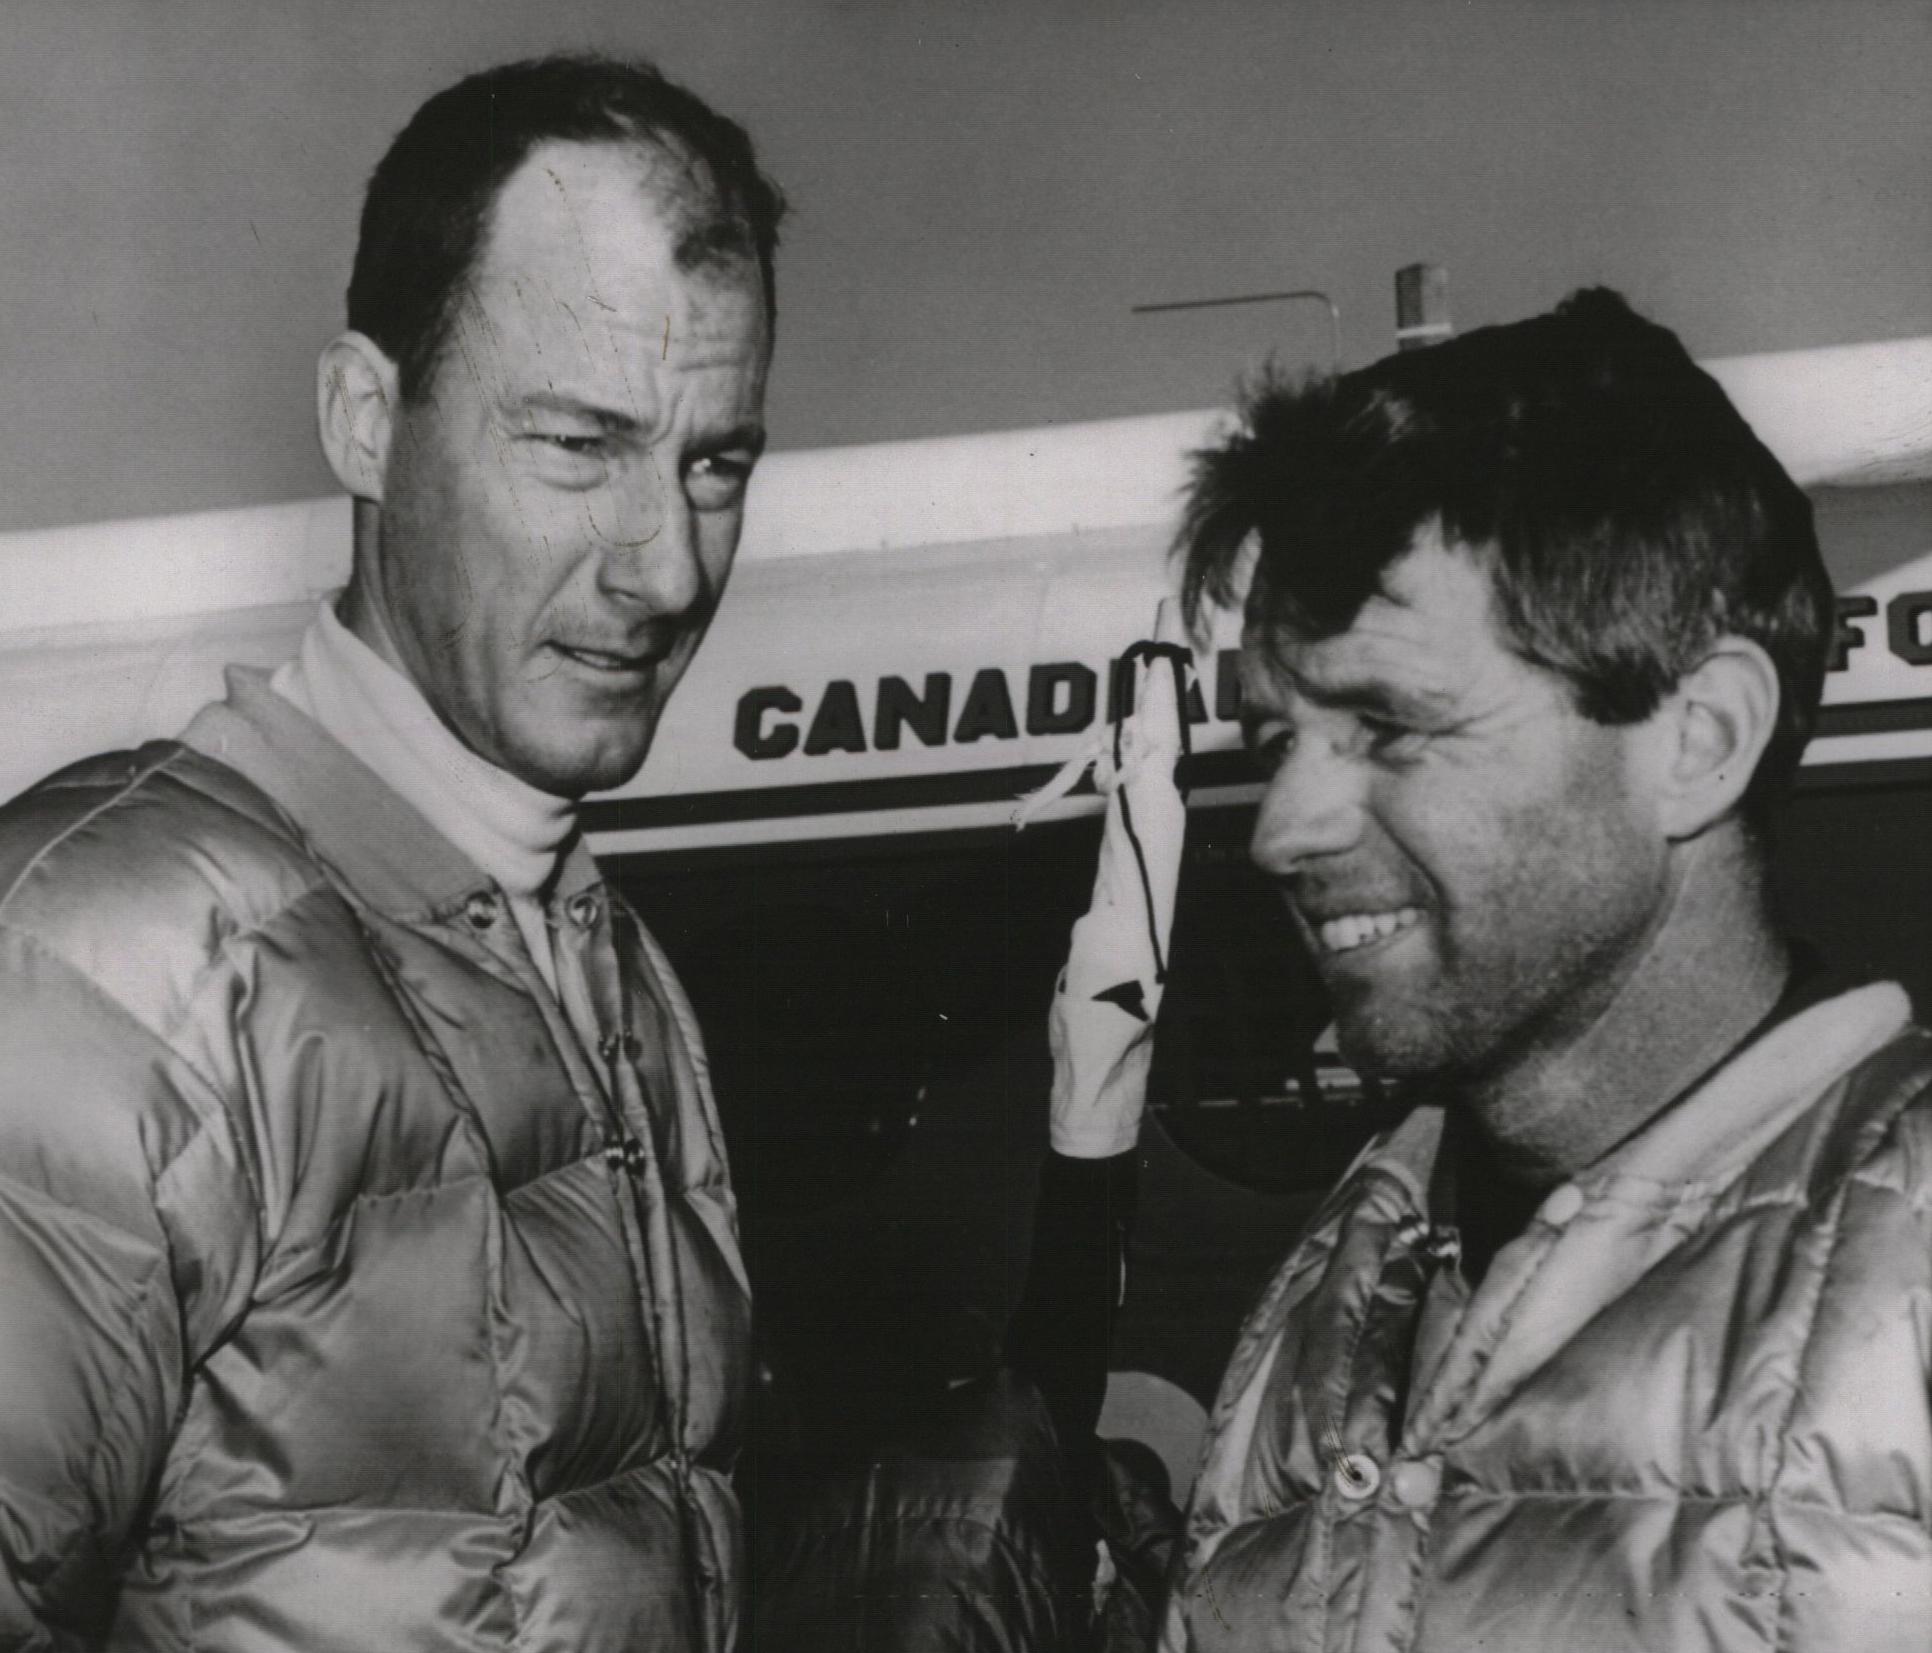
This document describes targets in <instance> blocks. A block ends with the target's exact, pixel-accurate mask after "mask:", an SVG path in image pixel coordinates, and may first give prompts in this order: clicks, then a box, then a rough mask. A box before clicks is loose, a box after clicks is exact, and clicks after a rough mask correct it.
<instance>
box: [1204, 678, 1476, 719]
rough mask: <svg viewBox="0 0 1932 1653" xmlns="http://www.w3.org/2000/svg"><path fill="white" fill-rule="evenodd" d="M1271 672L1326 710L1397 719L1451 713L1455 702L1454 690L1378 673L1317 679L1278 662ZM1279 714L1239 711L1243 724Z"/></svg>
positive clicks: (1298, 695) (1263, 708) (1264, 708)
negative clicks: (1400, 680)
mask: <svg viewBox="0 0 1932 1653" xmlns="http://www.w3.org/2000/svg"><path fill="white" fill-rule="evenodd" d="M1272 675H1273V676H1274V677H1276V678H1277V680H1279V681H1280V682H1282V683H1284V684H1285V685H1286V686H1287V687H1288V689H1289V690H1290V691H1292V693H1293V695H1294V697H1295V698H1296V699H1297V700H1303V701H1306V702H1307V703H1308V704H1309V705H1311V706H1319V707H1321V708H1323V709H1324V710H1329V711H1340V712H1366V713H1368V714H1369V715H1370V716H1373V717H1387V718H1396V719H1399V718H1435V717H1444V716H1447V715H1449V714H1451V713H1453V712H1454V711H1455V709H1456V704H1457V702H1456V696H1455V694H1454V692H1453V691H1451V690H1448V689H1437V688H1431V687H1429V686H1428V685H1426V684H1420V683H1417V684H1398V683H1391V682H1389V681H1388V680H1387V679H1386V678H1381V677H1354V678H1350V677H1338V678H1335V679H1333V680H1331V681H1328V682H1316V681H1313V680H1311V679H1310V678H1308V677H1306V676H1304V675H1303V674H1302V673H1300V672H1297V671H1296V670H1294V668H1293V667H1291V666H1285V665H1281V664H1279V663H1277V664H1276V665H1275V666H1274V667H1273V668H1272ZM1279 715H1281V714H1280V713H1279V712H1278V711H1273V710H1271V709H1270V708H1268V707H1267V706H1266V705H1262V706H1259V707H1256V708H1254V709H1253V710H1252V711H1249V710H1248V709H1247V708H1245V707H1244V708H1243V710H1242V714H1241V716H1242V721H1243V723H1244V725H1245V724H1248V723H1255V724H1259V723H1264V722H1266V721H1268V719H1269V718H1270V717H1276V716H1279Z"/></svg>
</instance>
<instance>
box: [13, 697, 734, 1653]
mask: <svg viewBox="0 0 1932 1653" xmlns="http://www.w3.org/2000/svg"><path fill="white" fill-rule="evenodd" d="M558 894H559V898H560V900H562V901H564V902H566V903H571V902H575V903H576V905H575V906H574V907H569V908H567V910H569V911H572V912H573V913H575V912H585V913H591V914H595V913H596V912H598V911H608V912H609V914H610V918H611V922H610V923H608V924H598V925H595V926H588V925H581V924H579V925H576V926H573V927H572V929H571V931H570V932H569V940H570V944H571V945H573V946H578V947H581V948H583V949H584V952H583V956H582V958H581V960H580V964H581V968H582V971H583V975H584V978H585V980H586V981H587V982H588V984H589V987H590V994H591V997H592V999H593V1000H594V1001H595V1006H596V1013H597V1015H598V1017H599V1019H600V1021H601V1022H602V1023H603V1024H604V1025H605V1027H606V1028H607V1029H608V1033H609V1035H610V1036H611V1037H614V1038H615V1039H616V1040H617V1041H618V1047H619V1049H620V1050H621V1051H622V1053H623V1055H624V1060H623V1061H622V1062H619V1063H615V1064H613V1065H611V1066H610V1067H609V1068H608V1070H606V1069H604V1068H602V1067H600V1064H598V1063H597V1061H596V1060H595V1059H594V1057H593V1055H592V1054H591V1053H590V1052H588V1051H586V1050H585V1048H584V1041H583V1040H582V1039H580V1038H579V1037H577V1035H576V1033H575V1032H574V1031H573V1029H572V1028H571V1026H570V1025H569V1024H568V1022H567V1021H566V1020H565V1018H564V1017H563V1015H562V1013H561V1012H560V1011H559V1010H558V1009H557V1008H556V1006H555V1003H554V1002H553V1000H552V999H551V997H550V996H549V995H548V994H547V993H546V992H545V991H544V990H543V987H542V984H541V978H540V977H539V975H538V973H537V971H536V969H535V967H534V965H533V963H532V962H531V961H530V959H529V958H528V957H527V955H526V954H525V953H524V951H523V943H522V940H521V937H520V936H519V934H518V930H517V926H516V925H514V924H509V923H502V922H495V918H496V914H497V912H498V910H499V908H500V899H499V896H498V894H497V892H495V891H494V890H492V889H491V888H489V886H488V883H487V880H485V879H484V878H483V876H482V875H481V874H480V873H478V872H477V871H476V869H475V868H474V867H472V866H471V865H469V864H468V863H467V862H466V861H465V860H464V859H463V858H462V857H461V856H460V855H458V854H457V852H456V851H455V850H454V849H452V848H451V847H450V846H449V845H447V844H446V843H445V842H444V841H443V840H442V839H441V838H440V837H439V836H437V835H436V834H435V833H434V832H433V831H432V830H431V829H430V828H429V827H428V825H427V823H425V822H423V821H422V820H421V819H420V818H419V817H417V816H415V815H414V814H413V812H412V811H410V810H409V809H408V808H407V806H405V805H404V804H402V802H401V801H400V800H399V799H397V798H395V797H394V795H393V794H391V793H389V792H388V791H387V789H386V788H384V787H383V786H382V784H381V783H380V782H379V781H377V780H376V778H375V777H374V776H373V775H372V774H371V773H369V772H368V771H367V770H366V769H364V768H363V766H362V765H361V764H360V763H359V762H358V761H357V760H356V759H355V758H353V757H352V756H351V755H350V754H349V753H348V752H346V751H345V750H344V749H343V748H341V747H340V746H338V745H336V744H335V743H334V742H333V741H332V740H331V739H330V738H329V737H328V736H327V735H326V734H324V733H323V732H322V731H321V730H320V729H319V728H317V727H316V726H315V725H314V724H312V723H310V722H309V721H308V720H307V719H306V718H304V717H302V715H301V714H300V713H299V712H297V711H295V709H294V708H293V707H290V706H287V705H286V704H284V703H283V702H282V701H281V700H280V699H279V697H277V696H275V695H274V694H273V693H272V691H270V690H269V689H268V688H267V686H266V683H265V681H264V680H262V679H261V678H259V677H258V676H255V675H254V674H245V673H236V674H234V675H233V676H232V677H231V689H230V698H229V700H228V701H227V702H225V703H223V704H221V705H219V706H216V707H212V708H210V709H209V710H208V711H206V712H204V713H203V714H202V716H201V717H200V718H198V719H197V720H196V722H195V724H194V725H193V726H192V727H191V728H190V730H189V731H188V733H187V735H186V736H184V738H183V742H160V743H155V744H153V745H150V746H147V747H144V748H142V749H141V750H140V751H139V752H136V753H122V754H118V755H111V756H108V757H103V758H98V759H94V760H90V761H88V762H86V763H83V764H81V765H78V766H76V767H74V768H71V769H69V770H66V771H64V772H63V773H61V774H60V775H57V776H54V777H52V778H51V779H49V780H48V781H46V782H44V783H42V784H41V785H40V786H39V787H37V788H35V789H34V790H33V791H31V792H30V793H28V794H26V795H25V796H24V797H22V798H21V799H18V800H16V801H15V802H14V803H13V804H12V805H10V806H9V807H8V808H7V809H6V810H4V811H0V1646H4V1647H6V1648H9V1649H13V1648H28V1649H41V1648H49V1649H51V1648H62V1649H65V1648H69V1647H90V1648H92V1647H100V1648H106V1649H114V1650H119V1649H128V1650H134V1649H139V1650H141V1653H186V1650H191V1649H192V1650H196V1653H204V1650H206V1653H216V1650H219V1653H284V1650H286V1653H297V1650H299V1653H375V1650H378V1649H381V1650H385V1653H386V1650H391V1649H404V1648H407V1649H409V1650H410V1653H445V1650H448V1653H457V1650H459V1649H460V1650H462V1653H483V1650H494V1649H505V1650H508V1649H511V1648H515V1649H518V1650H520V1653H523V1650H527V1653H641V1650H646V1649H649V1650H657V1649H684V1648H692V1649H723V1648H725V1647H727V1646H728V1645H729V1644H730V1642H731V1639H732V1637H733V1636H734V1634H735V1623H736V1615H737V1592H738V1589H739V1582H740V1574H741V1567H740V1559H739V1549H740V1540H739V1529H738V1515H737V1508H736V1504H735V1502H734V1499H733V1496H732V1493H731V1490H730V1484H729V1480H728V1475H729V1471H730V1467H731V1462H732V1457H733V1453H734V1451H735V1446H736V1441H737V1438H738V1433H739V1427H740V1415H741V1411H742V1406H743V1397H744V1393H745V1377H746V1371H745V1367H746V1359H747V1356H746V1348H747V1320H748V1308H747V1295H746V1288H745V1280H744V1273H743V1268H742V1265H741V1263H740V1261H739V1256H738V1248H737V1240H736V1232H735V1212H734V1207H733V1204H732V1198H731V1192H730V1188H729V1184H728V1181H727V1177H726V1168H725V1163H724V1155H723V1150H722V1146H721V1141H720V1137H719V1132H718V1125H717V1119H716V1114H715V1110H714V1109H713V1107H712V1104H711V1100H710V1096H709V1091H708V1084H707V1080H706V1077H705V1072H704V1066H703V1057H702V1054H701V1051H700V1048H699V1045H698V1042H697V1037H696V1031H695V1028H694V1027H693V1025H692V1022H691V1018H690V1014H689V1010H688V1007H687V1006H686V1005H685V1004H684V1001H683V998H682V996H681V994H680V993H679V991H678V989H677V986H676V983H675V982H674V980H673V979H672V977H671V975H670V972H669V969H668V966H667V965H666V964H665V962H664V960H663V959H662V957H661V955H660V954H659V953H658V951H657V949H656V948H655V946H654V944H653V943H652V942H651V940H650V938H649V937H648V936H647V935H646V933H645V932H644V930H643V928H642V926H641V925H639V924H638V922H637V920H636V918H635V917H634V915H632V914H630V913H629V911H628V910H627V909H626V908H624V906H623V905H622V903H621V902H618V901H616V900H614V898H613V897H612V896H611V894H610V893H609V892H608V891H606V890H604V889H603V887H602V886H601V884H600V883H599V882H598V877H597V873H596V869H595V867H594V866H593V865H592V864H591V862H590V860H589V857H588V856H587V855H586V854H584V853H583V852H582V851H581V849H580V850H578V851H577V852H576V854H575V856H574V858H573V859H572V860H571V861H570V862H569V864H568V865H567V866H566V868H565V870H564V872H563V874H562V888H560V890H559V892H558ZM612 1141H619V1142H622V1143H624V1144H625V1150H626V1151H625V1152H624V1153H622V1154H619V1155H617V1156H615V1157H612V1156H611V1155H609V1154H607V1152H606V1147H607V1145H608V1144H609V1143H610V1142H612Z"/></svg>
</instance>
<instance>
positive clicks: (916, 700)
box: [872, 672, 953, 752]
mask: <svg viewBox="0 0 1932 1653" xmlns="http://www.w3.org/2000/svg"><path fill="white" fill-rule="evenodd" d="M952 703H953V678H952V673H951V672H927V673H926V692H925V693H924V694H921V695H915V694H914V693H913V692H912V685H911V684H910V683H908V682H907V681H906V680H905V679H904V678H903V677H882V678H880V679H879V697H878V701H877V704H876V706H875V707H874V712H873V718H872V744H873V745H874V746H876V747H877V748H878V749H879V750H880V751H881V752H896V751H898V750H899V731H900V730H901V729H902V728H905V729H910V730H911V731H912V732H913V733H914V734H915V735H917V736H918V737H919V739H920V740H921V741H922V742H923V743H924V744H925V745H927V746H944V745H945V744H946V714H947V713H948V712H949V711H950V710H951V708H952Z"/></svg>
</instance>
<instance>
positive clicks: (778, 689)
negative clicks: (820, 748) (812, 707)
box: [731, 683, 805, 759]
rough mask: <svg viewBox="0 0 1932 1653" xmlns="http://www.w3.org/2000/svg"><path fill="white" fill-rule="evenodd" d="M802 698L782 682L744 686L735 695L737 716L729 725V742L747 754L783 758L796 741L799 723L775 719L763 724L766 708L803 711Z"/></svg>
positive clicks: (772, 710) (780, 710)
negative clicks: (771, 723) (741, 690)
mask: <svg viewBox="0 0 1932 1653" xmlns="http://www.w3.org/2000/svg"><path fill="white" fill-rule="evenodd" d="M804 709H805V702H804V701H802V700H800V699H799V698H798V696H797V695H795V694H793V693H792V691H791V690H790V689H788V688H786V687H785V686H784V685H783V684H782V683H780V684H774V685H773V686H772V687H770V688H764V689H747V690H745V692H744V693H743V694H741V695H740V696H739V697H738V716H737V718H736V720H735V721H734V722H733V724H732V728H731V744H732V745H733V746H735V747H737V748H738V750H739V751H740V752H742V753H744V755H745V756H746V757H748V758H752V759H758V758H782V757H785V756H787V755H788V754H789V753H790V752H791V751H792V750H793V749H794V748H795V747H796V746H797V745H798V725H797V724H795V723H774V724H773V725H772V726H771V727H770V728H769V729H767V728H766V727H765V714H766V713H767V712H802V711H803V710H804Z"/></svg>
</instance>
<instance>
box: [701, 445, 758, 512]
mask: <svg viewBox="0 0 1932 1653" xmlns="http://www.w3.org/2000/svg"><path fill="white" fill-rule="evenodd" d="M754 463H755V462H754V461H753V460H752V459H750V458H749V457H747V456H745V455H741V454H732V453H713V454H706V455H705V456H704V457H703V458H701V459H694V460H692V461H691V463H690V465H689V466H687V467H686V468H685V472H684V487H685V492H686V493H688V494H689V495H690V496H691V503H692V504H693V505H694V506H696V507H697V508H698V509H699V510H700V511H719V510H724V509H725V508H727V507H728V506H732V505H735V504H737V503H738V501H739V500H740V499H742V498H743V497H744V493H745V484H746V483H748V482H749V481H750V480H751V470H752V465H753V464H754Z"/></svg>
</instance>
